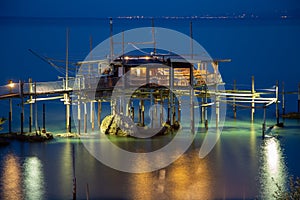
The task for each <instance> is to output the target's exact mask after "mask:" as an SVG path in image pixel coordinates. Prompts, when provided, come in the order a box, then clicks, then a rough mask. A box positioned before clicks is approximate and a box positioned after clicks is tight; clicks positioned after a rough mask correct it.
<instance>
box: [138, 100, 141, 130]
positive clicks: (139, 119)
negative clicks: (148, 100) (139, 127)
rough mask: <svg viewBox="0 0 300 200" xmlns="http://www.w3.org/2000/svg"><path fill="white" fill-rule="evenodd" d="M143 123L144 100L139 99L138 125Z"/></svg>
mask: <svg viewBox="0 0 300 200" xmlns="http://www.w3.org/2000/svg"><path fill="white" fill-rule="evenodd" d="M141 122H142V100H141V99H139V112H138V124H141Z"/></svg>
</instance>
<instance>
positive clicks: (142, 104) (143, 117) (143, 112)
mask: <svg viewBox="0 0 300 200" xmlns="http://www.w3.org/2000/svg"><path fill="white" fill-rule="evenodd" d="M141 106H142V126H145V105H144V99H142V100H141Z"/></svg>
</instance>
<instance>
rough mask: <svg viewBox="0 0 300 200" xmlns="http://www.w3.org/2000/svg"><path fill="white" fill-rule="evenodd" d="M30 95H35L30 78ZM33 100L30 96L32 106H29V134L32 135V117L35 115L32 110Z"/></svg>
mask: <svg viewBox="0 0 300 200" xmlns="http://www.w3.org/2000/svg"><path fill="white" fill-rule="evenodd" d="M28 82H29V93H30V94H32V93H33V88H32V79H31V78H30V79H29V81H28ZM32 99H33V98H32V95H30V104H29V106H30V111H29V133H31V132H32V125H33V124H32V119H33V117H32V116H33V115H32V113H33V108H32V101H33V100H32Z"/></svg>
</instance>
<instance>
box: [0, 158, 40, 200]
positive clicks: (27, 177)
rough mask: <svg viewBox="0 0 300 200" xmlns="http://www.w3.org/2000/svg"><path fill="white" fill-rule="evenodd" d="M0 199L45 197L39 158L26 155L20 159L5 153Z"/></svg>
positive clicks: (0, 182)
mask: <svg viewBox="0 0 300 200" xmlns="http://www.w3.org/2000/svg"><path fill="white" fill-rule="evenodd" d="M0 185H1V186H2V188H1V190H0V191H2V192H0V199H33V200H35V199H45V180H44V174H43V166H42V163H41V160H40V159H38V158H37V157H27V158H25V160H24V163H23V165H22V161H21V160H20V158H19V157H18V156H16V155H14V154H12V153H9V154H7V155H6V157H5V159H4V167H3V169H2V177H1V180H0Z"/></svg>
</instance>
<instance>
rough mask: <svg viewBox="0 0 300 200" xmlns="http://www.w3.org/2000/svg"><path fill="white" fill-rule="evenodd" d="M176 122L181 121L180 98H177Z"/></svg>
mask: <svg viewBox="0 0 300 200" xmlns="http://www.w3.org/2000/svg"><path fill="white" fill-rule="evenodd" d="M177 109H178V110H177V120H178V122H180V120H181V106H180V96H179V97H178V107H177Z"/></svg>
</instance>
